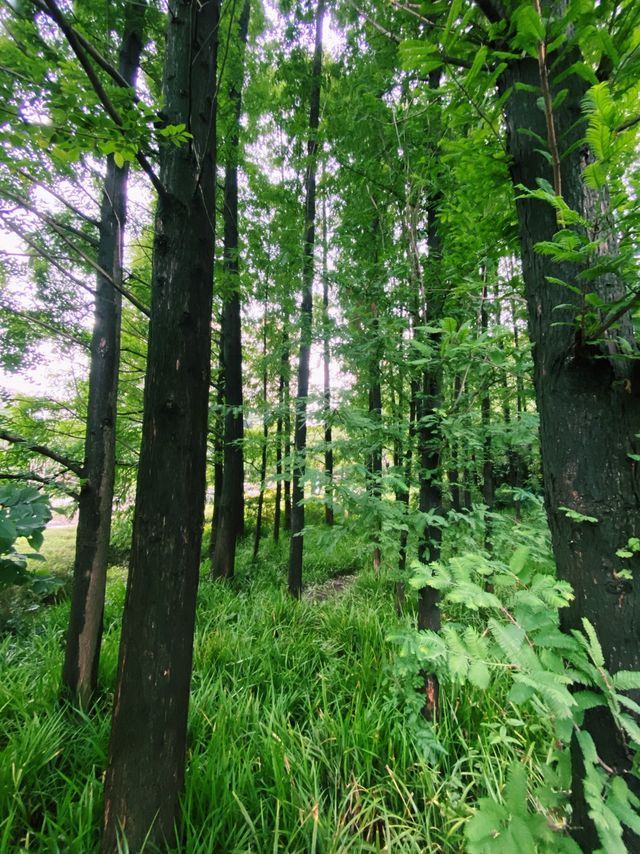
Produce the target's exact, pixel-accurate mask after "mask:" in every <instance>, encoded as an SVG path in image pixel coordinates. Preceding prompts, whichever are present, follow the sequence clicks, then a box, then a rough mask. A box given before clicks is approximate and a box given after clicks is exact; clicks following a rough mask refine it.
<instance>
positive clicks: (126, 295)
mask: <svg viewBox="0 0 640 854" xmlns="http://www.w3.org/2000/svg"><path fill="white" fill-rule="evenodd" d="M0 213H1V212H0ZM3 219H4V223H5V225H6V226H7V228H9V229H11V231H13V232H14V234H17V235H18V237H20V238H21V239H22V240H24V242H25V243H26V244H28V245H29V246H31V248H32V249H33V250H34V251H35V252H37V253H38V254H39V255H40V256H41V257H42V258H44V259H45V260H46V261H48V262H49V263H50V264H53V266H54V267H56V269H58V270H59V271H60V272H61V273H62V275H63V276H66V277H67V278H68V279H69V280H70V281H72V282H73V283H74V285H76V286H77V287H79V288H82V289H83V290H85V291H87V293H90V294H91V296H93V297H95V291H94V290H93V288H90V287H89V285H86V284H85V283H84V282H81V281H80V279H78V278H77V277H76V276H74V275H73V273H70V272H69V270H67V269H66V268H65V267H63V266H62V264H60V262H59V261H57V260H56V259H55V258H54V257H53V255H51V254H50V253H49V252H47V251H46V249H43V247H42V246H39V245H38V244H37V243H36V242H35V241H34V240H32V239H31V238H30V237H29V236H28V235H27V234H26V233H25V232H24V230H23V229H21V228H19V227H18V226H17V225H16V224H15V223H14V222H12V221H11V220H10V219H8V218H7V217H6V216H5V217H4V218H3ZM60 236H61V238H62V239H63V240H64V241H65V243H67V244H68V245H69V246H70V247H71V249H72V250H73V251H74V252H77V253H78V255H79V256H80V257H81V258H82V259H83V260H84V261H86V263H87V264H89V265H90V266H91V267H93V268H94V270H96V271H97V272H99V273H100V274H101V275H103V276H105V277H106V278H107V280H108V281H109V283H110V284H111V285H112V287H114V288H115V289H116V290H117V291H118V292H119V293H121V294H122V296H123V297H124V298H125V299H127V300H128V301H129V302H130V303H131V305H133V306H134V307H135V308H137V309H138V311H139V312H141V313H142V314H144V316H145V317H151V312H150V311H149V309H148V308H147V307H146V306H145V305H143V304H142V303H141V302H140V300H139V299H138V298H137V297H135V296H134V295H133V294H132V293H131V291H129V290H128V289H127V288H125V287H123V286H122V285H118V284H116V282H114V281H113V279H112V278H111V276H109V275H108V274H107V273H106V272H105V271H104V270H103V269H102V267H100V265H99V264H96V262H95V261H93V260H92V259H91V258H90V257H89V256H87V255H86V254H85V253H84V252H82V250H81V249H78V247H77V246H76V245H75V244H74V243H72V242H71V241H70V240H69V239H68V238H67V237H65V236H64V235H60Z"/></svg>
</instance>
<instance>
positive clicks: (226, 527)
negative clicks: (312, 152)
mask: <svg viewBox="0 0 640 854" xmlns="http://www.w3.org/2000/svg"><path fill="white" fill-rule="evenodd" d="M250 14H251V3H250V0H245V2H244V4H243V6H242V12H241V13H240V20H239V22H238V44H239V51H240V54H239V60H238V66H239V67H238V68H237V69H234V70H235V71H236V72H237V73H235V74H232V79H231V82H230V84H229V102H230V103H231V104H232V105H233V110H234V118H233V125H232V130H231V134H230V135H229V138H228V139H227V157H226V169H225V181H224V264H223V270H224V278H225V283H224V286H225V290H226V291H227V294H226V296H225V299H224V303H223V307H222V327H223V330H224V332H223V338H222V340H223V342H224V343H223V346H224V366H225V383H224V402H225V416H224V474H223V479H222V492H221V495H220V513H219V516H218V526H217V530H216V538H215V545H214V550H213V559H212V562H211V574H212V576H213V577H214V578H231V577H232V576H233V572H234V566H235V556H236V542H237V539H238V537H240V536H242V534H243V532H244V454H243V449H242V440H243V438H244V422H243V413H242V403H243V400H242V329H241V320H240V281H239V259H238V251H239V240H238V155H239V137H240V117H241V114H242V86H243V81H244V49H245V46H246V43H247V34H248V32H249V16H250Z"/></svg>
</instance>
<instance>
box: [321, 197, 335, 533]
mask: <svg viewBox="0 0 640 854" xmlns="http://www.w3.org/2000/svg"><path fill="white" fill-rule="evenodd" d="M328 254H329V242H328V239H327V204H326V199H323V201H322V373H323V390H322V410H323V411H322V419H323V421H324V476H325V488H324V492H325V506H324V521H325V523H326V524H327V525H329V526H331V525H333V429H332V424H331V319H330V317H329V275H328Z"/></svg>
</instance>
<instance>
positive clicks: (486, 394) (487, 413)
mask: <svg viewBox="0 0 640 854" xmlns="http://www.w3.org/2000/svg"><path fill="white" fill-rule="evenodd" d="M484 276H485V278H486V271H485V273H484ZM480 328H481V329H482V332H483V334H484V335H486V334H487V332H488V331H489V312H488V311H487V283H486V281H485V282H484V285H483V287H482V300H481V303H480ZM481 414H482V500H483V501H484V503H485V505H486V506H487V508H488V509H489V510H492V509H493V504H494V492H495V485H494V476H493V454H492V448H491V393H490V391H489V388H488V386H487V388H485V389H483V391H482V402H481Z"/></svg>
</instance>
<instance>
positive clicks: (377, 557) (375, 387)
mask: <svg viewBox="0 0 640 854" xmlns="http://www.w3.org/2000/svg"><path fill="white" fill-rule="evenodd" d="M376 232H377V226H376ZM376 312H377V305H376V306H374V307H373V318H372V322H371V326H372V339H373V348H374V351H373V354H372V356H371V360H370V363H369V417H370V419H371V421H372V423H373V429H374V431H375V438H374V442H373V447H372V450H371V453H370V456H369V466H368V468H369V491H370V494H371V498H372V500H373V502H374V504H375V514H376V520H377V521H376V526H375V533H374V537H373V552H372V565H373V569H374V572H379V571H380V564H381V562H382V554H381V549H380V533H381V519H380V501H381V499H382V388H381V385H380V344H379V340H380V320H379V318H378V315H377V313H376Z"/></svg>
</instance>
